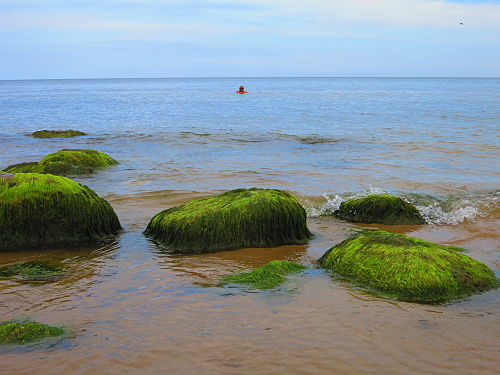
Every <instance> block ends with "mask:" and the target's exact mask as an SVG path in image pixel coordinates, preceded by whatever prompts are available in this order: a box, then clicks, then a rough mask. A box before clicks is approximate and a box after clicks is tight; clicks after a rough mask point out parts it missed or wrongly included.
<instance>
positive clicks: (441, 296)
mask: <svg viewBox="0 0 500 375" xmlns="http://www.w3.org/2000/svg"><path fill="white" fill-rule="evenodd" d="M460 251H463V249H460V248H457V247H454V246H442V245H437V244H434V243H431V242H427V241H423V240H420V239H417V238H413V237H408V236H405V235H403V234H396V233H389V232H384V231H364V232H361V233H359V234H357V235H355V236H353V237H351V238H349V239H347V240H345V241H344V242H341V243H340V244H338V245H336V246H334V247H333V248H331V249H330V250H328V251H327V252H326V253H325V254H324V255H323V256H322V257H321V259H320V260H319V263H320V264H321V265H322V266H323V267H324V268H327V269H329V270H331V271H333V272H335V273H337V274H339V275H341V276H345V277H346V278H348V279H350V280H352V281H355V282H357V283H360V284H362V285H364V286H366V287H369V288H371V289H373V290H375V291H377V292H379V293H381V295H382V296H385V297H389V298H396V299H399V300H402V301H413V302H425V303H438V302H445V301H448V300H452V299H455V298H460V297H464V296H468V295H470V294H473V293H478V292H482V291H485V290H488V289H492V288H496V287H497V286H498V280H497V279H496V278H495V275H494V274H493V271H491V270H490V269H489V268H488V267H487V266H486V265H485V264H483V263H481V262H480V261H477V260H475V259H472V258H470V257H468V256H466V255H464V254H461V253H460Z"/></svg>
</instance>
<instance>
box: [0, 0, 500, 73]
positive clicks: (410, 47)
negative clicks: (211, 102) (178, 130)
mask: <svg viewBox="0 0 500 375" xmlns="http://www.w3.org/2000/svg"><path fill="white" fill-rule="evenodd" d="M460 22H463V26H462V25H460ZM358 76H368V77H435V76H437V77H500V0H490V1H473V0H468V1H464V0H462V1H459V0H454V1H452V0H447V1H444V0H245V1H243V0H163V1H160V0H142V1H141V0H120V1H119V0H75V1H73V0H43V1H40V0H0V79H2V80H9V79H52V78H54V79H56V78H135V77H136V78H160V77H165V78H168V77H358Z"/></svg>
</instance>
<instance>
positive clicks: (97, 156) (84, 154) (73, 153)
mask: <svg viewBox="0 0 500 375" xmlns="http://www.w3.org/2000/svg"><path fill="white" fill-rule="evenodd" d="M117 164H119V163H118V162H117V161H116V160H115V159H113V158H112V157H111V156H109V155H107V154H105V153H103V152H99V151H95V150H78V149H64V150H61V151H57V152H54V153H52V154H49V155H47V156H45V157H44V158H43V159H42V160H40V161H39V162H28V163H20V164H14V165H10V166H8V167H7V168H5V169H4V171H5V172H8V173H50V174H55V175H78V174H88V173H92V172H95V170H96V169H101V168H106V167H110V166H113V165H117Z"/></svg>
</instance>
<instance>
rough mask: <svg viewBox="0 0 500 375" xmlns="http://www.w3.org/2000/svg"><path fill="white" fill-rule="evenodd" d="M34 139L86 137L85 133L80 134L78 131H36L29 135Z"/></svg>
mask: <svg viewBox="0 0 500 375" xmlns="http://www.w3.org/2000/svg"><path fill="white" fill-rule="evenodd" d="M31 135H32V136H33V137H35V138H70V137H79V136H82V135H87V133H84V132H81V131H79V130H72V129H67V130H38V131H36V132H33V133H31Z"/></svg>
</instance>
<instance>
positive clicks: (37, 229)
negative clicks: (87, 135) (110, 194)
mask: <svg viewBox="0 0 500 375" xmlns="http://www.w3.org/2000/svg"><path fill="white" fill-rule="evenodd" d="M120 229H121V226H120V222H119V221H118V217H117V216H116V214H115V212H114V211H113V209H112V208H111V206H110V205H109V203H108V202H106V201H105V200H104V199H102V198H100V197H99V196H98V195H97V194H96V193H95V192H93V191H92V190H90V189H89V188H88V187H87V186H85V185H81V184H78V183H76V182H75V181H73V180H70V179H69V178H66V177H59V176H53V175H50V174H35V173H18V174H14V175H0V251H9V250H17V249H20V248H24V247H30V246H43V247H47V246H52V245H55V244H65V243H75V242H81V241H87V240H91V239H96V238H100V237H103V236H107V235H111V234H115V233H117V232H118V231H119V230H120Z"/></svg>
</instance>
